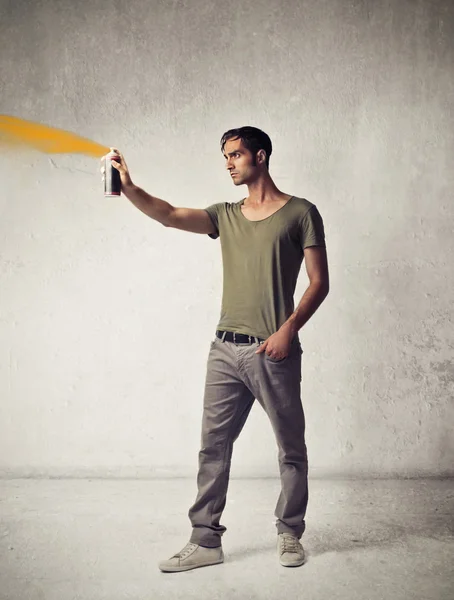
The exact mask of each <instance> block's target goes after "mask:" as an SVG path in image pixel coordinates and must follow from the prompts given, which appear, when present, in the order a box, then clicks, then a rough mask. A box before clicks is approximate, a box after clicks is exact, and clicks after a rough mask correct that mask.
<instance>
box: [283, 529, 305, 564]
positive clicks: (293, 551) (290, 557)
mask: <svg viewBox="0 0 454 600" xmlns="http://www.w3.org/2000/svg"><path fill="white" fill-rule="evenodd" d="M277 553H278V556H279V562H280V563H281V565H282V566H283V567H299V566H301V565H302V564H304V548H303V547H302V545H301V544H300V541H299V539H298V538H297V537H296V535H292V534H291V533H279V534H278V536H277Z"/></svg>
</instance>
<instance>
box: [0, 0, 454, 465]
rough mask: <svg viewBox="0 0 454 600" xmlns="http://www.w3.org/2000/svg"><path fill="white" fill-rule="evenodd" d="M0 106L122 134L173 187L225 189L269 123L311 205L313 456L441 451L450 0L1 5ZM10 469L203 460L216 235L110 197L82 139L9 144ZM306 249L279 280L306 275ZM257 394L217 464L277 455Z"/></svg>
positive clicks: (447, 426) (194, 200)
mask: <svg viewBox="0 0 454 600" xmlns="http://www.w3.org/2000/svg"><path fill="white" fill-rule="evenodd" d="M0 8H1V18H0V80H1V82H2V83H1V85H2V87H1V95H0V102H1V109H0V112H1V113H4V114H12V115H15V116H18V117H22V118H26V119H31V120H36V121H40V122H43V123H47V124H50V125H54V126H56V127H62V128H64V129H69V130H71V131H74V132H76V133H79V134H81V135H84V136H87V137H89V138H92V139H94V140H96V141H98V142H101V143H103V144H106V145H108V146H110V145H116V146H118V147H119V148H120V149H121V150H122V151H123V152H124V154H125V157H126V159H127V161H128V163H129V166H130V169H131V172H132V175H133V178H134V180H135V182H136V183H137V184H139V185H141V186H143V187H144V188H145V189H147V190H149V191H150V192H152V193H154V194H155V195H158V196H160V197H163V198H165V199H166V200H168V201H169V202H171V203H172V204H174V205H177V206H191V207H200V208H203V207H205V206H208V205H209V204H211V203H213V202H221V201H236V200H239V199H240V198H241V197H243V194H244V191H245V188H244V189H243V188H240V189H235V188H234V187H233V186H232V184H231V182H230V181H229V179H228V177H227V175H226V173H225V170H224V163H223V158H222V155H221V153H220V151H219V139H220V136H221V135H222V133H223V132H224V131H225V130H226V129H229V128H231V127H237V126H241V125H245V124H250V125H255V126H258V127H261V128H263V129H264V130H265V131H267V132H268V133H269V135H270V136H271V138H272V140H273V143H274V153H273V156H272V159H271V173H272V176H273V177H274V178H275V181H276V183H277V184H278V186H279V187H280V188H281V189H282V190H283V191H285V192H288V193H293V194H296V195H301V196H304V197H306V198H308V199H309V200H310V201H312V202H314V203H315V204H316V205H317V206H318V208H319V210H320V212H321V214H322V216H323V218H324V222H325V229H326V237H327V249H328V257H329V261H330V275H331V292H330V295H329V296H328V298H327V300H326V301H325V303H324V304H323V305H322V306H321V308H320V309H319V311H318V312H317V313H316V314H315V315H314V317H313V318H312V319H311V320H310V321H309V322H308V324H307V325H306V326H305V327H304V328H303V329H302V330H301V331H300V339H301V342H302V345H303V348H304V355H303V402H304V406H305V410H306V417H307V443H308V450H309V460H310V469H311V475H312V476H317V475H321V476H322V475H327V474H331V475H339V476H341V475H358V476H361V475H379V476H386V475H390V474H391V475H392V474H399V475H446V474H451V475H452V474H453V471H454V469H453V465H454V461H453V454H454V453H453V450H454V436H453V435H452V431H453V426H454V409H453V401H452V396H453V389H454V365H453V360H452V353H453V345H454V333H453V332H454V328H453V325H454V319H453V310H452V290H453V286H454V281H453V269H452V256H453V251H454V236H453V216H454V209H453V204H452V198H453V192H454V175H453V174H454V169H453V160H454V128H453V125H454V118H453V116H454V115H453V107H454V93H453V92H454V79H453V75H454V68H453V65H454V4H453V3H452V2H449V1H445V2H442V1H435V0H434V1H429V0H427V1H424V0H414V1H409V0H404V1H397V0H395V1H394V2H393V1H391V0H389V1H386V0H375V1H373V0H369V1H366V0H363V1H362V2H361V1H350V2H345V1H343V0H304V1H299V2H296V1H288V0H287V1H282V0H266V1H256V2H248V3H246V2H238V3H236V2H234V3H232V2H221V0H211V1H210V0H193V1H192V2H190V1H188V0H187V1H183V0H174V1H173V2H171V1H167V0H160V1H157V0H151V1H150V0H137V1H134V0H132V1H130V2H110V3H107V2H101V1H99V0H96V1H95V0H79V1H78V2H73V1H70V0H58V1H57V0H55V1H51V0H47V1H45V0H41V1H36V2H27V1H24V0H14V2H13V1H12V0H10V1H9V2H8V1H6V2H5V1H4V0H3V1H2V2H0ZM0 169H1V173H0V174H1V181H2V194H1V196H0V203H1V204H0V210H1V221H0V273H1V290H0V310H1V312H0V396H1V403H0V410H1V414H0V456H1V458H0V460H1V463H0V467H1V472H2V474H3V475H38V476H41V475H74V476H79V475H84V474H90V475H94V474H97V475H101V476H109V475H112V476H120V475H121V476H167V475H169V476H172V475H189V476H194V475H195V472H196V466H197V451H198V447H199V436H200V418H201V411H202V392H203V384H204V376H205V366H206V359H207V355H208V349H209V342H210V341H211V339H212V338H213V333H214V329H215V326H216V324H217V320H218V317H219V313H220V302H221V282H222V280H221V277H222V265H221V254H220V245H219V240H217V241H213V240H211V239H210V238H209V237H208V236H200V235H195V234H191V233H186V232H181V231H177V230H168V229H165V228H163V227H162V226H161V225H159V224H158V223H156V222H154V221H152V220H150V219H148V218H147V217H146V216H144V215H143V214H142V213H140V212H139V211H138V210H137V209H136V208H135V207H134V206H133V205H132V204H130V203H129V201H128V200H127V199H126V198H120V199H118V200H112V199H105V198H104V197H103V193H102V184H101V180H100V176H99V172H98V169H99V164H98V162H97V161H96V160H93V159H90V158H87V157H82V156H77V155H74V156H69V155H54V156H52V157H49V156H46V155H43V154H39V153H34V152H22V153H19V152H7V151H5V150H3V151H2V152H1V154H0ZM307 283H308V279H307V276H306V273H305V269H304V265H303V268H302V271H301V275H300V278H299V282H298V287H297V291H296V295H295V300H296V302H298V301H299V299H300V297H301V295H302V294H303V293H304V290H305V288H306V285H307ZM277 474H278V471H277V450H276V448H275V445H274V439H273V436H272V431H271V427H270V425H269V423H268V421H267V419H266V417H265V416H264V414H263V413H262V412H261V409H260V408H259V407H258V406H256V407H254V409H253V412H252V414H251V416H250V420H249V421H248V423H247V425H246V428H245V430H244V432H243V434H242V436H241V437H240V439H239V440H238V442H237V445H236V448H235V451H234V459H233V468H232V475H233V476H255V475H267V476H268V475H269V476H275V475H277Z"/></svg>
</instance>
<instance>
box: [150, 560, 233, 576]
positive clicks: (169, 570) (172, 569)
mask: <svg viewBox="0 0 454 600" xmlns="http://www.w3.org/2000/svg"><path fill="white" fill-rule="evenodd" d="M223 562H224V559H221V560H217V561H215V562H209V563H203V564H202V565H188V566H186V567H159V570H160V571H162V572H163V573H179V572H180V571H190V570H191V569H200V567H211V566H212V565H220V564H221V563H223Z"/></svg>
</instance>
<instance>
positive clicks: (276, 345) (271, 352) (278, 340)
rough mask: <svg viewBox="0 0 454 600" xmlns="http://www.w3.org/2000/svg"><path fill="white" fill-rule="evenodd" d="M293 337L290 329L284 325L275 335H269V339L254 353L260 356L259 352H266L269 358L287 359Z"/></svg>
mask: <svg viewBox="0 0 454 600" xmlns="http://www.w3.org/2000/svg"><path fill="white" fill-rule="evenodd" d="M294 335H295V334H294V331H293V330H292V328H291V327H290V326H289V325H288V324H285V323H284V325H282V327H281V328H280V329H279V330H278V331H276V333H273V335H270V337H269V338H267V339H266V340H265V341H264V342H263V344H261V346H260V348H258V350H256V351H255V353H256V354H260V352H265V350H266V353H267V354H268V356H269V357H271V358H274V359H275V360H283V359H284V358H287V356H288V355H289V353H290V347H291V345H292V339H293V337H294Z"/></svg>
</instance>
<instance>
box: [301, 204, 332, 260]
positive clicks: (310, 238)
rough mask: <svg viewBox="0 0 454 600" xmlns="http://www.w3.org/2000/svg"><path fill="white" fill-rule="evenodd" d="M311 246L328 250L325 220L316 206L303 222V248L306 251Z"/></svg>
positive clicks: (307, 213)
mask: <svg viewBox="0 0 454 600" xmlns="http://www.w3.org/2000/svg"><path fill="white" fill-rule="evenodd" d="M309 246H323V247H325V248H326V243H325V229H324V227H323V219H322V217H321V215H320V213H319V212H318V209H317V207H316V206H315V204H314V205H313V206H311V207H310V209H309V210H308V211H307V212H306V214H305V215H304V217H303V218H302V220H301V248H302V249H303V250H304V248H308V247H309Z"/></svg>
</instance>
